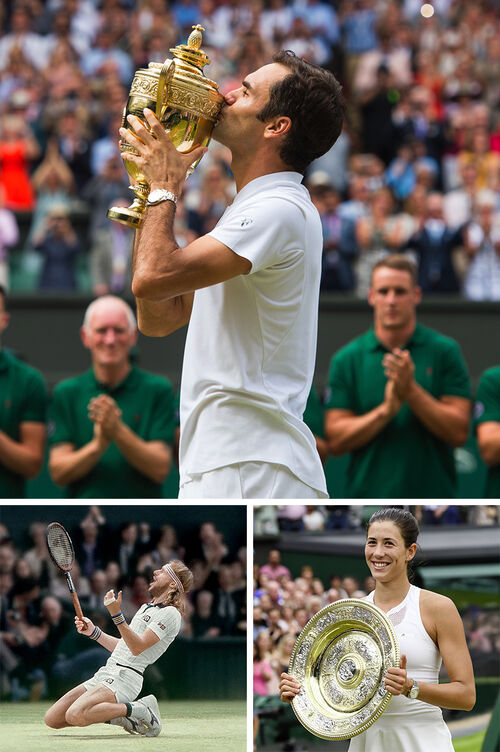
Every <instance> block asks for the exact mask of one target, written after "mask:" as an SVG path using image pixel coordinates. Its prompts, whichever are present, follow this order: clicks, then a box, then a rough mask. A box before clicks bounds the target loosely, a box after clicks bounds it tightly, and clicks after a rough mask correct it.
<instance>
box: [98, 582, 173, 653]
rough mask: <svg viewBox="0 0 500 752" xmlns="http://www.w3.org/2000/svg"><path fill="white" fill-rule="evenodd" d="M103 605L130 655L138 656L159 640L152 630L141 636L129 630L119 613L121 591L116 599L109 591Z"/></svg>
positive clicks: (120, 612)
mask: <svg viewBox="0 0 500 752" xmlns="http://www.w3.org/2000/svg"><path fill="white" fill-rule="evenodd" d="M104 605H105V606H106V608H107V609H108V611H109V614H110V616H111V618H112V619H113V622H114V623H115V625H116V627H117V629H118V631H119V633H120V635H121V637H123V640H124V642H125V644H126V645H127V647H128V649H129V650H130V652H131V653H132V655H140V654H141V653H143V652H144V651H145V650H147V649H148V648H150V647H152V646H153V645H154V644H155V643H156V642H158V640H159V639H160V638H159V637H158V635H156V634H155V633H154V632H153V630H152V629H146V631H145V632H144V634H142V635H138V634H136V633H135V632H134V631H133V629H130V627H129V625H128V624H127V622H126V621H125V617H124V616H123V614H122V611H121V605H122V591H121V590H120V592H119V593H118V595H117V596H116V598H115V594H114V592H113V590H109V591H108V592H107V593H106V595H105V596H104ZM117 642H118V640H117Z"/></svg>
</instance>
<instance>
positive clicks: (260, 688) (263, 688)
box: [253, 641, 273, 695]
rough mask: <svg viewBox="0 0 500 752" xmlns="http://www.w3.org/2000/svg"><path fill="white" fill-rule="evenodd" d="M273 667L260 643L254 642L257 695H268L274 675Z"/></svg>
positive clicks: (255, 692)
mask: <svg viewBox="0 0 500 752" xmlns="http://www.w3.org/2000/svg"><path fill="white" fill-rule="evenodd" d="M272 673H273V672H272V668H271V665H270V664H269V663H268V661H267V660H266V659H265V657H264V656H263V655H262V652H261V650H260V647H259V643H258V641H257V642H254V644H253V691H254V694H256V695H268V694H269V686H268V683H269V681H270V680H271V677H272Z"/></svg>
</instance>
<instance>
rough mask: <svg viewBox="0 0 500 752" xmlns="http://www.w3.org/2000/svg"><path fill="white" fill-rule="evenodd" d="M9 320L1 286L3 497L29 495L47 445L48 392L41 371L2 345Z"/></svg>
mask: <svg viewBox="0 0 500 752" xmlns="http://www.w3.org/2000/svg"><path fill="white" fill-rule="evenodd" d="M8 323H9V314H8V313H7V310H6V294H5V290H4V289H3V287H0V498H2V499H7V498H22V497H23V496H25V486H26V479H27V478H34V477H35V476H36V475H38V473H39V472H40V468H41V465H42V460H43V450H44V446H45V433H46V432H45V417H46V416H45V413H46V409H47V393H46V389H45V384H44V381H43V379H42V377H41V375H40V373H39V372H38V371H36V370H35V369H34V368H31V367H30V366H27V365H26V364H25V363H22V362H21V361H20V360H18V359H17V358H14V357H13V356H12V355H11V354H10V353H7V352H5V350H3V349H2V334H3V332H4V330H5V329H6V328H7V325H8Z"/></svg>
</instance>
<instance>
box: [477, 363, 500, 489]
mask: <svg viewBox="0 0 500 752" xmlns="http://www.w3.org/2000/svg"><path fill="white" fill-rule="evenodd" d="M474 417H475V430H476V436H477V443H478V447H479V451H480V453H481V457H482V458H483V460H484V462H485V463H486V466H487V467H488V473H487V477H486V488H485V490H484V498H486V499H497V500H498V499H499V498H500V366H494V367H493V368H488V369H487V370H486V371H485V372H484V373H483V374H482V376H481V379H480V381H479V385H478V388H477V393H476V404H475V408H474Z"/></svg>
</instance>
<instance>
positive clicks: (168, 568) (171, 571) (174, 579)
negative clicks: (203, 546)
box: [162, 564, 184, 593]
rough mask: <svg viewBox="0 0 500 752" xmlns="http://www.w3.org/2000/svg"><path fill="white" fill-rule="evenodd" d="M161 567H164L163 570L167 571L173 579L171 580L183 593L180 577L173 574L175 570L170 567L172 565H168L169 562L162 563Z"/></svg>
mask: <svg viewBox="0 0 500 752" xmlns="http://www.w3.org/2000/svg"><path fill="white" fill-rule="evenodd" d="M162 569H164V570H165V572H167V573H168V574H169V575H170V577H171V578H172V579H173V581H174V582H175V584H176V585H177V587H178V588H179V590H180V591H181V592H182V593H183V592H184V585H183V584H182V582H181V581H180V579H179V578H178V577H177V575H176V574H175V572H174V570H173V569H172V567H171V566H170V564H164V565H163V566H162Z"/></svg>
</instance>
